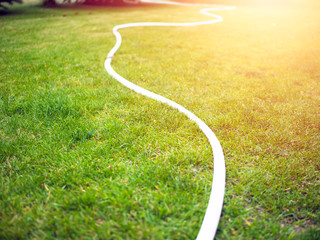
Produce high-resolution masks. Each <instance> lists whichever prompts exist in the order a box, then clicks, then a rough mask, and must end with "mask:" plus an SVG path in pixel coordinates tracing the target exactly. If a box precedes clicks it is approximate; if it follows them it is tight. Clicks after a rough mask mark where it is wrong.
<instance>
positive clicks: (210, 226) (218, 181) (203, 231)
mask: <svg viewBox="0 0 320 240" xmlns="http://www.w3.org/2000/svg"><path fill="white" fill-rule="evenodd" d="M142 2H145V3H157V4H171V5H183V6H211V7H213V8H205V9H201V10H200V13H202V14H205V15H208V16H211V17H214V19H212V20H208V21H202V22H190V23H160V22H141V23H128V24H122V25H117V26H115V27H114V28H113V34H114V35H115V37H116V44H115V46H114V47H113V48H112V49H111V50H110V52H109V53H108V57H107V59H106V60H105V69H106V70H107V72H108V73H109V74H110V75H111V76H112V77H114V78H115V79H116V80H117V81H119V82H120V83H122V84H123V85H124V86H126V87H127V88H129V89H131V90H133V91H135V92H137V93H139V94H142V95H144V96H147V97H149V98H152V99H154V100H157V101H159V102H162V103H166V104H168V105H169V106H171V107H173V108H176V109H178V110H179V111H180V112H182V113H184V114H185V115H187V117H188V118H189V119H190V120H192V121H194V122H196V124H197V125H198V126H199V128H200V129H201V130H202V132H203V133H204V134H205V135H206V137H207V138H208V140H209V142H210V145H211V147H212V154H213V158H214V173H213V180H212V188H211V193H210V198H209V203H208V207H207V210H206V213H205V216H204V219H203V221H202V225H201V228H200V231H199V233H198V236H197V240H212V239H213V238H214V236H215V233H216V231H217V227H218V224H219V219H220V215H221V211H222V205H223V198H224V189H225V178H226V170H225V162H224V155H223V151H222V147H221V145H220V143H219V141H218V139H217V137H216V136H215V134H214V133H213V132H212V130H211V129H210V128H209V127H208V126H207V125H206V124H205V123H204V122H203V121H202V120H201V119H200V118H198V117H197V116H196V115H194V114H193V113H192V112H190V111H189V110H187V109H186V108H184V107H183V106H181V105H179V104H178V103H176V102H174V101H172V100H169V99H167V98H165V97H163V96H160V95H158V94H156V93H153V92H151V91H148V90H146V89H144V88H142V87H139V86H137V85H135V84H133V83H132V82H129V81H128V80H127V79H125V78H123V77H122V76H120V75H119V74H118V73H117V72H115V71H114V70H113V68H112V67H111V61H112V58H113V56H114V54H115V53H116V51H117V50H118V49H119V47H120V45H121V42H122V38H121V35H120V33H119V32H118V30H119V29H123V28H129V27H142V26H198V25H205V24H213V23H217V22H221V21H223V18H222V17H221V16H219V15H215V14H212V13H209V12H208V11H209V10H210V11H211V10H231V9H234V8H235V7H226V6H222V5H209V4H188V3H177V2H169V1H151V0H142Z"/></svg>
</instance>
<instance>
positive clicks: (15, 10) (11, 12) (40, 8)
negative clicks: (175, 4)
mask: <svg viewBox="0 0 320 240" xmlns="http://www.w3.org/2000/svg"><path fill="white" fill-rule="evenodd" d="M138 7H139V8H140V7H150V8H151V7H152V8H155V7H159V5H156V4H148V3H139V4H126V5H123V4H91V3H87V4H81V3H75V4H57V5H55V6H46V5H44V4H43V3H42V2H32V3H23V4H20V5H14V6H10V7H9V8H7V9H0V17H1V16H19V15H35V14H43V13H44V10H86V11H95V10H103V9H110V8H113V9H120V8H127V9H128V8H138Z"/></svg>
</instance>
